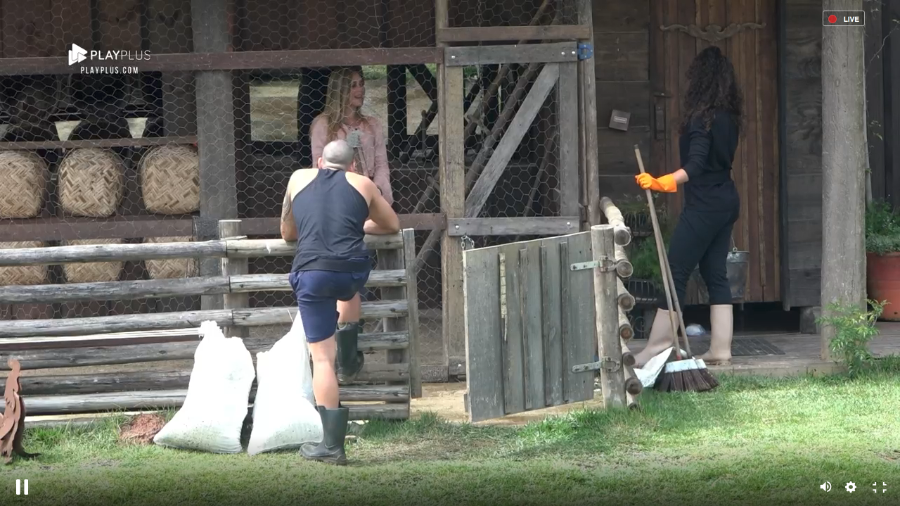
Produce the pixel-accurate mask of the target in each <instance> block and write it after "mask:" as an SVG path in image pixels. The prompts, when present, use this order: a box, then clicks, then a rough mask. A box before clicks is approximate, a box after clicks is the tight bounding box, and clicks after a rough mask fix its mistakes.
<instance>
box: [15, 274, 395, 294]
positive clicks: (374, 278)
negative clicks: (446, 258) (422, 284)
mask: <svg viewBox="0 0 900 506" xmlns="http://www.w3.org/2000/svg"><path fill="white" fill-rule="evenodd" d="M289 276H290V275H289V274H246V275H236V276H230V277H229V278H228V281H229V285H230V286H229V289H228V291H229V293H246V292H269V291H275V292H289V291H292V288H291V283H290V280H289ZM200 279H203V278H200ZM407 281H408V280H407V279H406V271H405V270H403V269H385V270H382V269H376V270H374V271H372V272H371V273H370V274H369V279H368V281H367V282H366V287H368V288H381V287H404V286H406V285H407ZM144 283H147V281H144ZM66 286H72V285H66ZM2 294H3V288H0V300H2V297H3V296H2Z"/></svg>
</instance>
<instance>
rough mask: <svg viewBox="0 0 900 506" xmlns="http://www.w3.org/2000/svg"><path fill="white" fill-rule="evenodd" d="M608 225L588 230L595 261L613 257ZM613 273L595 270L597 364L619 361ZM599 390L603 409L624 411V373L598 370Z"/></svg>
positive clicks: (611, 239) (611, 232) (608, 259)
mask: <svg viewBox="0 0 900 506" xmlns="http://www.w3.org/2000/svg"><path fill="white" fill-rule="evenodd" d="M613 236H614V233H613V227H612V226H611V225H595V226H593V227H591V246H592V249H593V256H594V260H595V261H597V262H601V263H606V262H609V261H610V260H611V259H612V257H613V249H614V247H615V241H614V239H613ZM617 281H619V278H618V277H616V272H615V271H613V270H609V269H607V270H601V269H600V268H595V269H594V311H595V318H596V320H597V340H598V342H599V343H598V344H599V350H600V361H601V362H603V361H605V360H611V361H614V362H615V363H619V364H620V363H621V362H622V346H621V341H620V340H619V339H620V338H619V318H618V317H619V314H618V311H619V310H618V307H617V304H616V299H617V294H616V282H617ZM600 388H601V390H602V395H603V406H604V407H605V408H606V409H614V408H624V407H625V406H626V401H625V374H624V371H622V368H621V367H618V368H615V369H613V370H610V369H607V368H606V367H603V368H601V369H600Z"/></svg>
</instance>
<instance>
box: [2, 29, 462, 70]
mask: <svg viewBox="0 0 900 506" xmlns="http://www.w3.org/2000/svg"><path fill="white" fill-rule="evenodd" d="M195 26H196V25H195ZM195 29H196V28H195ZM196 37H197V32H196V31H195V32H194V40H195V41H196V40H197V38H196ZM195 44H196V42H195ZM443 57H444V52H443V50H441V49H440V48H433V47H398V48H369V49H362V48H360V49H301V50H291V51H234V52H222V53H220V52H213V51H197V52H195V53H171V54H153V55H151V57H150V59H149V60H145V61H135V62H134V65H129V66H134V67H137V69H138V72H160V71H161V72H174V71H191V72H197V71H220V70H221V71H232V70H256V69H273V70H275V69H292V70H294V69H298V68H315V67H332V66H342V65H415V64H420V63H441V62H442V61H443ZM80 69H81V66H79V65H69V64H68V60H67V58H66V57H38V58H0V75H6V76H17V75H50V74H62V75H67V74H77V73H80V72H81V70H80Z"/></svg>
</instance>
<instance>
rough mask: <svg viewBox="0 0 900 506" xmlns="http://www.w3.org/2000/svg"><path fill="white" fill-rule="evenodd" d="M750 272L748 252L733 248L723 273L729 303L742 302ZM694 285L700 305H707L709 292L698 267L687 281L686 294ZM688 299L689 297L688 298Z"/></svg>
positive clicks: (726, 259)
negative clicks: (729, 294)
mask: <svg viewBox="0 0 900 506" xmlns="http://www.w3.org/2000/svg"><path fill="white" fill-rule="evenodd" d="M749 271H750V252H749V251H738V249H737V248H736V247H734V248H733V249H732V250H731V251H730V252H728V256H727V257H726V258H725V273H726V276H727V278H728V287H729V288H730V289H731V301H732V302H743V300H744V297H746V294H747V277H748V273H749ZM694 283H696V285H695V287H696V290H697V297H698V298H699V303H700V304H709V292H708V291H707V290H706V283H704V282H703V278H702V277H701V276H700V269H699V267H695V268H694V272H693V273H692V275H691V279H690V280H689V281H688V292H690V291H691V286H692V285H694ZM688 298H689V299H690V296H688Z"/></svg>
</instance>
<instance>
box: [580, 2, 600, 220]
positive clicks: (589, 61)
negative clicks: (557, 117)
mask: <svg viewBox="0 0 900 506" xmlns="http://www.w3.org/2000/svg"><path fill="white" fill-rule="evenodd" d="M591 4H592V0H579V2H578V24H581V25H585V26H587V27H588V28H589V29H590V37H589V38H588V39H584V40H579V41H578V43H579V44H590V47H594V14H593V8H592V5H591ZM578 72H579V73H580V74H581V79H579V86H580V89H581V92H580V93H579V95H581V99H582V104H581V113H582V122H581V128H583V129H584V137H583V138H584V146H582V153H583V155H584V158H583V159H584V184H585V186H587V191H586V197H587V202H586V204H587V206H588V208H587V219H588V223H589V224H590V225H591V226H594V225H599V224H600V209H599V205H600V177H599V176H600V174H599V172H598V171H599V168H598V165H597V83H596V79H595V75H594V73H595V72H596V70H595V69H594V58H585V59H581V60H579V61H578Z"/></svg>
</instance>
